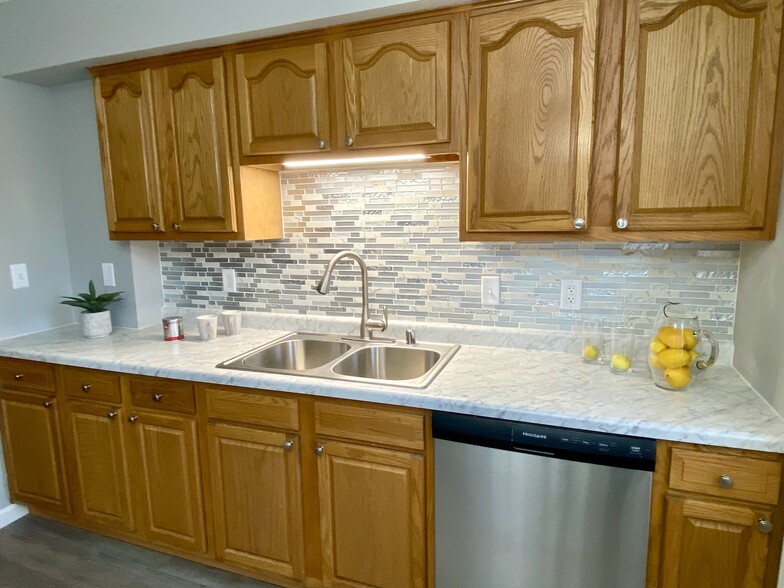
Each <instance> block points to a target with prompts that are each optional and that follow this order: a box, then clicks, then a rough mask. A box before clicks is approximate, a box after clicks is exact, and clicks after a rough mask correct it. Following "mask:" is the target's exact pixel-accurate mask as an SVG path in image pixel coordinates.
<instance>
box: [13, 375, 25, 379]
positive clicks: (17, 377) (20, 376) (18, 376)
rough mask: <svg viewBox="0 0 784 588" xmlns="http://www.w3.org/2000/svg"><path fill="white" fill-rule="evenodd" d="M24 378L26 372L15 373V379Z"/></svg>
mask: <svg viewBox="0 0 784 588" xmlns="http://www.w3.org/2000/svg"><path fill="white" fill-rule="evenodd" d="M23 378H24V374H15V375H14V380H21V379H23Z"/></svg>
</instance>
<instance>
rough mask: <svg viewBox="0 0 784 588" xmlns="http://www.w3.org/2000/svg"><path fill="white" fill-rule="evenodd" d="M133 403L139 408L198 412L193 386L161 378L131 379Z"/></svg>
mask: <svg viewBox="0 0 784 588" xmlns="http://www.w3.org/2000/svg"><path fill="white" fill-rule="evenodd" d="M129 383H130V388H131V403H132V404H133V405H134V406H136V407H139V408H153V409H157V410H171V411H175V412H187V413H189V414H194V413H195V412H196V402H195V399H194V395H193V384H188V383H186V382H177V381H174V380H164V379H159V378H130V380H129Z"/></svg>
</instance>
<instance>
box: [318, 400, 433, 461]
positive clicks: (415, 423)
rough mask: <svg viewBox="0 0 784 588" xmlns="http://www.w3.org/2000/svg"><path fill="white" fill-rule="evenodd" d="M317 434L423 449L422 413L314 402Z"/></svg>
mask: <svg viewBox="0 0 784 588" xmlns="http://www.w3.org/2000/svg"><path fill="white" fill-rule="evenodd" d="M315 417H316V433H317V434H320V435H329V436H330V437H342V438H344V439H353V440H360V441H368V442H370V443H383V444H384V445H395V446H397V447H404V448H406V449H418V450H422V449H424V448H425V415H424V412H419V411H416V412H408V411H399V410H387V409H380V408H368V407H361V406H353V405H350V404H339V403H333V402H316V403H315Z"/></svg>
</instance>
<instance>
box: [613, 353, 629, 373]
mask: <svg viewBox="0 0 784 588" xmlns="http://www.w3.org/2000/svg"><path fill="white" fill-rule="evenodd" d="M610 365H611V366H612V368H613V369H614V370H616V371H619V372H625V371H627V370H628V369H629V368H630V367H632V361H631V360H630V359H629V358H628V357H626V356H625V355H624V354H623V353H615V354H613V356H612V358H611V359H610Z"/></svg>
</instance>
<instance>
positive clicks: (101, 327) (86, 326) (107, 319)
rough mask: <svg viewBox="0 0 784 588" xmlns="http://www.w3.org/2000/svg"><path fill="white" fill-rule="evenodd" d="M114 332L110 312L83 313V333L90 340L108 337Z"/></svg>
mask: <svg viewBox="0 0 784 588" xmlns="http://www.w3.org/2000/svg"><path fill="white" fill-rule="evenodd" d="M111 332H112V313H111V311H109V310H104V311H103V312H83V313H82V333H84V336H85V337H87V338H88V339H97V338H98V337H106V336H107V335H108V334H110V333H111Z"/></svg>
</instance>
